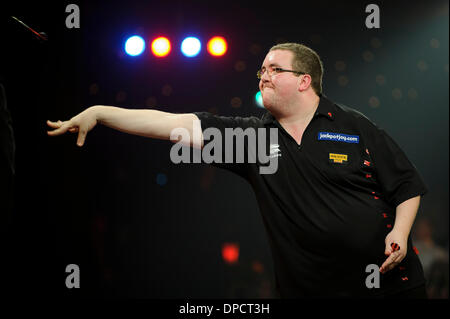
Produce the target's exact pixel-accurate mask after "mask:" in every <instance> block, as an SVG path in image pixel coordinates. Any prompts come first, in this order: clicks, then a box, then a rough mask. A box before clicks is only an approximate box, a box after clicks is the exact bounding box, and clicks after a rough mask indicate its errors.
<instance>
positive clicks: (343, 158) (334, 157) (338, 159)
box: [329, 153, 348, 164]
mask: <svg viewBox="0 0 450 319" xmlns="http://www.w3.org/2000/svg"><path fill="white" fill-rule="evenodd" d="M329 156H330V157H329V159H330V162H331V163H341V164H345V163H347V160H348V155H347V154H335V153H330V155H329Z"/></svg>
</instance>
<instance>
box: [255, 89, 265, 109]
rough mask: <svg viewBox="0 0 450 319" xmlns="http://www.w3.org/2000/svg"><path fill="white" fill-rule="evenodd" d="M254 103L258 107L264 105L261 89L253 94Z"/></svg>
mask: <svg viewBox="0 0 450 319" xmlns="http://www.w3.org/2000/svg"><path fill="white" fill-rule="evenodd" d="M255 103H256V105H257V106H258V107H264V104H263V98H262V94H261V91H258V93H256V94H255Z"/></svg>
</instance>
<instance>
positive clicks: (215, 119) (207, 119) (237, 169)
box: [193, 112, 261, 178]
mask: <svg viewBox="0 0 450 319" xmlns="http://www.w3.org/2000/svg"><path fill="white" fill-rule="evenodd" d="M193 113H194V114H195V115H196V116H197V117H198V118H199V120H200V123H201V128H202V132H203V134H204V135H205V130H207V129H210V128H214V129H216V130H217V131H218V132H220V139H221V146H222V156H221V160H220V162H216V161H214V162H212V163H209V164H211V165H213V166H215V167H219V168H223V169H226V170H229V171H231V172H233V173H236V174H238V175H239V176H241V177H243V178H246V177H247V173H248V168H249V165H248V162H247V158H248V157H247V152H248V143H247V141H246V142H245V143H244V156H245V158H244V161H238V160H237V158H236V154H237V151H236V143H235V140H234V141H233V160H232V162H230V163H229V161H226V158H225V150H226V148H225V142H226V141H225V136H226V133H225V130H226V129H227V128H228V129H237V128H241V129H242V130H243V131H245V130H246V129H248V128H255V129H256V128H257V127H259V126H260V125H261V120H260V119H258V118H257V117H253V116H252V117H230V116H218V115H214V114H211V113H209V112H193ZM214 138H215V137H214ZM212 141H213V139H205V140H204V141H203V142H204V147H205V146H206V144H208V143H209V142H212Z"/></svg>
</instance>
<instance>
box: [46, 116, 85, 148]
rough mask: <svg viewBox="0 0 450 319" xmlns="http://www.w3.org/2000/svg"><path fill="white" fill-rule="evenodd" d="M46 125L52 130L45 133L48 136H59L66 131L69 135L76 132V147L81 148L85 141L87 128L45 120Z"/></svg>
mask: <svg viewBox="0 0 450 319" xmlns="http://www.w3.org/2000/svg"><path fill="white" fill-rule="evenodd" d="M47 125H48V126H50V127H51V128H53V129H54V130H53V131H47V134H48V135H50V136H56V135H61V134H64V133H65V132H67V131H69V132H71V133H76V132H78V139H77V145H78V146H80V147H81V146H83V144H84V142H85V140H86V134H87V131H88V130H87V128H85V127H78V126H75V125H74V124H73V123H72V122H71V121H65V122H62V121H57V122H52V121H49V120H47Z"/></svg>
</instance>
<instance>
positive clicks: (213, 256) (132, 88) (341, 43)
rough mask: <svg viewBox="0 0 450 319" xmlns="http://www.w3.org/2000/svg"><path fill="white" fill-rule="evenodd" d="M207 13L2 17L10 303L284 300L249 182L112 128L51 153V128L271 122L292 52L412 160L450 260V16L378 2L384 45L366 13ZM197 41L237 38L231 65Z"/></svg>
mask: <svg viewBox="0 0 450 319" xmlns="http://www.w3.org/2000/svg"><path fill="white" fill-rule="evenodd" d="M70 3H76V4H77V5H78V6H79V8H80V13H81V28H80V29H68V28H66V26H65V20H66V17H67V15H68V13H66V12H65V8H66V6H67V5H68V4H70ZM212 3H213V2H212V1H211V2H188V1H167V2H164V3H162V2H161V1H158V2H156V1H132V0H130V1H105V2H99V1H76V2H72V1H70V2H64V1H63V2H61V3H59V4H58V3H57V2H49V3H48V4H28V3H23V2H15V3H13V4H9V5H8V6H7V7H6V6H5V7H4V8H2V10H1V15H2V16H1V19H2V31H3V32H2V33H3V35H4V37H3V40H2V49H1V52H2V58H1V69H0V77H1V78H0V80H1V82H2V83H3V85H4V87H5V91H6V96H7V103H8V104H7V105H8V109H9V110H10V112H11V117H12V121H13V129H14V137H15V143H16V150H15V166H16V175H15V182H14V185H13V186H11V188H12V189H13V192H14V194H13V195H12V196H13V197H12V199H13V209H12V212H10V215H8V214H9V213H8V212H7V210H6V209H4V213H3V214H2V216H3V217H4V223H3V225H6V226H5V227H4V228H6V232H5V236H4V237H3V238H4V239H2V247H3V249H2V251H3V258H2V266H4V267H5V271H3V272H2V275H3V276H4V277H5V284H4V285H3V286H2V287H3V288H2V289H4V290H8V292H9V293H10V294H11V295H12V296H14V295H17V296H33V297H36V296H40V297H83V298H84V297H87V298H91V297H94V298H111V297H126V298H242V297H250V298H265V297H269V298H270V297H273V296H274V280H273V269H272V260H271V255H270V251H269V247H268V242H267V239H266V234H265V230H264V228H263V224H262V221H261V219H260V215H259V211H258V208H257V204H256V199H255V197H254V195H253V192H252V190H251V188H250V186H249V185H248V184H247V183H246V182H245V181H244V180H243V179H241V178H239V177H237V176H235V175H233V174H231V173H230V172H227V171H223V170H220V169H217V168H213V167H211V166H208V165H206V164H180V165H175V164H173V163H172V162H171V161H170V157H169V152H170V148H171V146H172V143H170V142H167V141H160V140H151V139H146V138H143V137H139V136H133V135H127V134H124V133H121V132H118V131H114V130H112V129H109V128H107V127H103V126H97V127H95V129H94V130H93V131H91V132H90V133H89V134H88V136H87V140H86V143H85V145H84V146H83V147H82V148H79V147H77V146H76V144H75V142H76V135H72V134H69V133H68V134H66V135H63V136H59V137H48V136H47V134H46V131H47V126H46V123H45V122H46V120H47V119H50V120H53V121H56V120H68V119H70V118H71V117H73V116H75V115H76V114H78V113H79V112H81V111H83V110H85V109H86V108H87V107H89V106H92V105H98V104H102V105H114V106H119V107H124V108H133V109H136V108H140V109H144V108H154V109H158V110H163V111H167V112H175V113H184V112H193V111H210V112H213V113H217V114H220V115H239V116H249V115H256V116H260V115H262V114H263V112H264V110H263V109H261V108H258V107H257V106H256V104H255V102H254V95H255V93H256V92H257V91H258V80H257V79H256V70H257V69H258V68H259V67H260V65H261V63H262V61H263V59H264V57H265V55H266V53H267V51H268V50H269V49H270V47H271V46H273V45H275V44H276V43H281V42H299V43H303V44H306V45H308V46H310V47H312V48H313V49H314V50H316V51H317V53H318V54H319V55H320V56H321V58H322V60H323V63H324V67H325V74H324V78H323V87H324V93H325V94H326V95H327V96H328V97H329V98H331V99H333V100H335V101H337V102H340V103H343V104H346V105H348V106H350V107H353V108H355V109H357V110H359V111H361V112H362V113H364V114H365V115H366V116H368V117H369V118H370V119H371V120H372V121H374V122H375V123H377V124H378V125H379V126H380V127H382V128H385V129H386V130H387V132H388V133H389V134H390V135H391V136H392V137H393V138H394V139H395V140H396V141H397V143H398V144H399V145H400V146H401V147H402V149H403V150H404V151H405V152H406V154H407V155H408V157H409V158H410V160H411V161H412V162H413V163H414V164H415V165H416V167H417V169H418V170H419V172H420V173H421V175H422V177H423V178H424V180H425V182H426V184H427V186H428V187H429V193H428V194H427V195H426V196H425V197H424V198H423V200H422V203H421V208H420V210H419V214H418V217H417V219H416V223H417V222H419V221H422V220H424V221H426V222H428V224H429V225H430V227H431V230H432V232H431V234H432V236H431V237H432V238H429V239H427V240H424V241H426V242H427V243H429V242H430V240H431V241H432V244H433V247H441V250H442V251H444V252H445V253H446V254H447V258H448V209H449V207H448V190H449V187H448V63H449V62H448V60H449V59H448V56H449V54H448V30H449V29H448V2H447V1H428V2H426V3H425V2H423V3H414V4H413V3H411V2H406V1H389V2H388V1H377V2H375V3H376V4H378V5H379V7H380V12H381V28H380V29H367V28H366V26H365V19H366V17H367V15H368V13H366V12H365V7H366V6H367V5H368V4H369V3H371V2H367V3H366V2H364V1H345V2H344V1H322V0H321V1H308V2H306V1H298V2H297V4H293V3H292V2H285V1H276V2H273V3H265V2H242V1H231V2H225V1H224V2H220V3H219V4H217V3H214V4H212ZM11 15H14V16H16V17H18V18H19V19H21V20H22V21H24V22H25V23H26V24H28V25H29V26H30V27H32V28H34V29H36V30H38V31H44V32H46V33H47V34H48V37H49V40H48V41H47V42H42V41H39V40H37V39H36V37H35V36H33V34H31V33H30V32H29V31H27V30H26V29H25V28H23V27H22V26H21V25H19V24H18V23H17V22H15V21H13V20H12V19H11V18H10V16H11ZM133 34H140V35H141V36H143V37H144V38H145V40H146V45H147V49H146V51H145V52H144V54H142V55H141V56H138V57H129V56H127V55H126V54H125V53H124V51H123V45H124V41H125V39H126V38H127V37H128V36H130V35H133ZM191 34H195V35H198V36H199V37H200V38H201V40H202V41H207V39H209V38H210V37H212V36H214V35H222V36H224V37H225V38H226V39H227V40H228V45H229V49H228V52H227V54H226V55H225V56H224V57H221V58H213V57H211V56H209V55H208V54H207V53H206V51H205V50H203V51H202V53H201V54H200V55H199V56H198V57H196V58H194V59H188V58H186V57H184V56H182V55H181V53H180V51H179V49H178V48H179V45H180V43H181V40H182V39H183V38H184V37H185V36H187V35H191ZM157 35H166V36H167V37H169V38H170V39H171V41H172V46H173V47H172V52H171V54H170V55H169V56H168V57H167V58H164V59H157V58H155V57H153V56H152V55H151V53H150V52H149V50H148V48H149V45H150V41H151V39H153V38H154V37H155V36H157ZM203 49H205V42H203ZM5 194H6V193H5ZM7 196H8V198H11V197H10V195H7ZM8 198H5V199H4V200H3V202H7V200H8ZM8 216H10V217H11V222H10V223H8ZM414 227H416V226H414ZM417 240H418V241H420V240H423V238H419V237H418V238H417ZM224 243H236V244H237V245H238V246H239V251H240V255H239V261H238V263H236V264H233V265H230V264H227V263H226V262H225V261H224V260H223V259H222V255H221V248H222V245H223V244H224ZM424 247H429V245H428V246H427V245H425V246H424ZM420 256H421V255H419V257H420ZM424 256H425V255H424ZM68 264H77V265H78V266H79V267H80V271H81V288H80V289H72V290H69V289H67V288H66V286H65V279H66V276H67V274H66V273H65V268H66V266H67V265H68ZM447 265H448V264H447ZM438 275H439V276H438V277H437V278H438V279H433V280H435V282H437V283H435V284H436V285H441V286H442V287H441V288H442V290H443V292H442V293H440V294H438V295H436V296H435V297H436V298H439V297H445V291H447V297H448V268H447V270H446V271H442V272H441V273H438ZM427 276H428V275H427ZM430 276H431V275H430ZM445 289H447V290H445Z"/></svg>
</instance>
